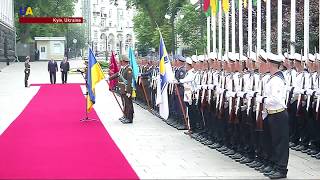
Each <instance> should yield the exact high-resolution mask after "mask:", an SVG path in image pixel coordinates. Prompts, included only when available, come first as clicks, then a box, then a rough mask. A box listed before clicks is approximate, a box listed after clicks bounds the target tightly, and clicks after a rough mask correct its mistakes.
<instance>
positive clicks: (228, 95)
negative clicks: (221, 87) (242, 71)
mask: <svg viewBox="0 0 320 180" xmlns="http://www.w3.org/2000/svg"><path fill="white" fill-rule="evenodd" d="M236 94H237V93H236V92H232V91H227V93H226V96H227V97H235V96H236Z"/></svg>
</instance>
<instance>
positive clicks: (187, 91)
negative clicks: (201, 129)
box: [178, 57, 196, 135]
mask: <svg viewBox="0 0 320 180" xmlns="http://www.w3.org/2000/svg"><path fill="white" fill-rule="evenodd" d="M192 64H193V63H192V59H191V58H189V57H187V58H186V70H187V73H186V76H185V77H184V78H183V79H180V80H179V81H178V82H179V83H181V84H183V87H184V95H183V100H184V102H185V104H186V107H187V108H186V116H187V120H188V129H189V131H188V134H189V135H190V134H191V133H192V130H193V129H192V128H193V127H192V126H191V124H190V121H191V119H190V118H191V117H194V116H193V114H194V113H195V111H194V110H195V109H193V107H192V104H193V100H192V95H193V93H194V91H195V88H196V87H195V86H196V84H195V72H194V68H193V65H192Z"/></svg>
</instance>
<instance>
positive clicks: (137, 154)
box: [0, 61, 320, 179]
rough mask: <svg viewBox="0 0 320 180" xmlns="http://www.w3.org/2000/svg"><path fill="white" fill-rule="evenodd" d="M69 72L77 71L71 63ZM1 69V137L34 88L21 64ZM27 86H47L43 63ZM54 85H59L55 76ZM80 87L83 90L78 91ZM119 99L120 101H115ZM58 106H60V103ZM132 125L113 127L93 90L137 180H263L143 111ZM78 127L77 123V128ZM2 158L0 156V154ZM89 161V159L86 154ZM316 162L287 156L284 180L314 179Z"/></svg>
mask: <svg viewBox="0 0 320 180" xmlns="http://www.w3.org/2000/svg"><path fill="white" fill-rule="evenodd" d="M70 63H71V68H77V67H79V66H82V62H80V61H71V62H70ZM1 67H3V66H1V64H0V69H1V72H0V84H1V88H0V109H1V111H0V134H1V133H2V132H3V131H5V129H6V128H7V127H8V126H9V125H10V123H11V122H12V121H13V120H14V119H15V118H16V117H17V116H18V115H19V114H20V113H21V112H22V111H23V109H24V107H25V106H26V105H27V104H28V102H29V101H30V100H31V99H32V97H33V96H34V95H35V94H36V93H37V91H38V89H39V87H38V86H31V87H29V88H25V87H24V81H23V80H24V79H23V78H24V74H23V70H24V64H23V63H11V64H10V66H6V67H4V68H1ZM29 82H30V83H33V84H39V83H49V75H48V73H47V63H46V62H32V63H31V75H30V80H29ZM57 82H58V83H61V78H60V73H58V74H57ZM68 83H84V80H83V78H82V76H81V75H80V74H70V75H69V77H68ZM84 88H85V87H83V90H84V91H85V89H84ZM118 98H119V97H118ZM62 101H63V100H62ZM134 108H135V118H134V123H133V124H122V123H121V122H120V121H118V118H119V117H121V111H120V110H119V108H118V107H117V104H116V101H115V99H114V97H113V96H112V94H111V93H110V92H109V91H107V85H106V83H105V82H102V83H100V84H99V85H98V86H97V102H96V104H95V110H96V111H97V113H98V115H99V117H100V119H101V121H102V122H103V124H104V126H105V128H106V129H107V130H108V132H109V133H110V135H111V136H112V138H113V140H114V141H115V142H116V144H117V145H118V147H119V148H120V150H121V151H122V153H123V154H124V155H125V157H126V158H127V160H128V161H129V163H130V164H131V166H132V167H133V169H134V170H135V171H136V173H137V174H138V176H139V177H140V178H142V179H155V178H156V179H163V178H170V179H181V178H188V179H267V178H266V177H265V176H263V175H262V174H260V173H258V172H257V171H255V170H253V169H251V168H249V167H247V166H246V165H242V164H239V163H236V162H235V161H233V160H232V159H230V158H229V157H226V156H224V155H222V154H221V153H219V152H217V151H216V150H212V149H210V148H208V147H206V146H204V145H202V144H201V143H198V142H197V141H195V140H193V139H191V138H189V137H188V136H186V135H185V134H184V133H183V131H178V130H176V129H174V128H172V127H170V126H168V125H167V124H166V123H164V122H163V121H162V120H160V119H159V118H157V117H155V116H154V115H152V114H151V113H149V112H148V111H147V110H145V109H142V108H141V107H140V106H137V105H135V106H134ZM79 123H80V122H79ZM0 153H1V150H0ZM91 155H92V154H91ZM319 177H320V160H317V159H315V158H311V157H310V156H308V155H305V154H303V153H300V152H295V151H290V160H289V172H288V179H318V178H319Z"/></svg>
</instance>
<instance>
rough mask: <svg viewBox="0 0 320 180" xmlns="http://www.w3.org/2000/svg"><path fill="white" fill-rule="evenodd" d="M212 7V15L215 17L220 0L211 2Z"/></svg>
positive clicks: (211, 0)
mask: <svg viewBox="0 0 320 180" xmlns="http://www.w3.org/2000/svg"><path fill="white" fill-rule="evenodd" d="M210 6H211V14H212V15H213V16H215V15H217V12H218V6H219V0H210Z"/></svg>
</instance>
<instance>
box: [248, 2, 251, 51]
mask: <svg viewBox="0 0 320 180" xmlns="http://www.w3.org/2000/svg"><path fill="white" fill-rule="evenodd" d="M248 49H249V50H248V51H249V53H250V51H251V50H252V0H249V2H248Z"/></svg>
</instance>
